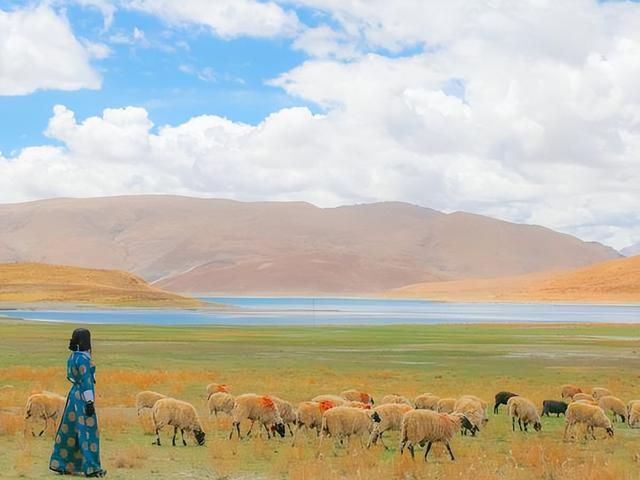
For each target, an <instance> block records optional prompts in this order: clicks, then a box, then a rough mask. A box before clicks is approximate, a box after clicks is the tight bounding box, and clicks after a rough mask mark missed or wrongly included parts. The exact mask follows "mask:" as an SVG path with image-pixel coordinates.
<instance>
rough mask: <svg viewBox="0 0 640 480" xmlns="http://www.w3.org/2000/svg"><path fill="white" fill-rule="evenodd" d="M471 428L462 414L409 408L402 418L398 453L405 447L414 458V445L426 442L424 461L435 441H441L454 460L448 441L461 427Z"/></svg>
mask: <svg viewBox="0 0 640 480" xmlns="http://www.w3.org/2000/svg"><path fill="white" fill-rule="evenodd" d="M463 427H464V428H468V429H471V428H472V425H471V423H470V422H469V420H468V419H467V418H466V417H465V416H464V415H462V414H459V413H454V414H448V413H437V412H434V411H432V410H409V411H408V412H407V413H405V414H404V416H403V418H402V427H401V431H400V455H402V453H403V452H404V448H405V447H407V448H408V449H409V452H410V453H411V458H415V453H414V445H416V444H420V445H424V444H425V443H426V444H427V448H426V450H425V452H424V461H425V462H426V461H427V455H429V451H430V450H431V445H432V444H433V443H435V442H442V443H444V444H445V446H446V447H447V450H448V451H449V455H450V456H451V460H452V461H453V460H455V457H454V456H453V452H452V451H451V446H450V445H449V442H450V441H451V439H452V438H453V437H454V435H455V434H456V432H458V431H460V429H461V428H463Z"/></svg>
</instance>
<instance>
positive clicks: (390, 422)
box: [367, 403, 412, 449]
mask: <svg viewBox="0 0 640 480" xmlns="http://www.w3.org/2000/svg"><path fill="white" fill-rule="evenodd" d="M409 410H412V407H411V405H406V404H404V403H386V404H382V405H378V406H377V407H376V408H374V409H373V412H374V413H377V414H378V417H377V418H379V419H380V420H379V421H374V424H373V431H372V432H371V435H370V436H369V442H368V443H367V448H369V447H370V446H371V444H374V445H375V444H376V442H377V441H378V439H380V443H382V446H383V447H384V448H385V449H388V447H387V446H386V445H385V444H384V441H383V440H382V434H383V433H384V432H387V431H396V432H399V431H400V429H401V428H402V417H403V416H404V414H405V413H407V412H408V411H409Z"/></svg>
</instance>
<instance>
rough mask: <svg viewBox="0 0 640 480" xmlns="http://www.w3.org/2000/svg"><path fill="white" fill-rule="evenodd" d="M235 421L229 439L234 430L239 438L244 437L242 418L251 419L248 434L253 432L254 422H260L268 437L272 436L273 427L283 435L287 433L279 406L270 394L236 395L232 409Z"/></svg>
mask: <svg viewBox="0 0 640 480" xmlns="http://www.w3.org/2000/svg"><path fill="white" fill-rule="evenodd" d="M231 417H232V418H233V422H232V425H231V433H230V434H229V439H231V438H233V432H234V430H235V431H237V433H238V438H240V439H242V435H241V434H240V423H241V422H242V420H245V419H246V420H250V421H251V426H250V427H249V431H248V432H247V435H250V434H251V430H252V428H253V424H254V423H255V422H259V423H260V425H261V426H263V427H264V429H265V430H266V432H267V437H268V438H271V434H270V433H269V432H270V431H271V429H272V427H273V429H274V430H275V431H276V432H277V433H278V434H279V435H280V436H281V437H284V435H285V427H284V423H282V417H281V416H280V412H279V411H278V406H277V405H276V403H275V401H274V400H273V398H272V397H270V396H268V395H256V394H255V393H245V394H243V395H238V396H237V397H236V400H235V403H234V405H233V410H232V411H231Z"/></svg>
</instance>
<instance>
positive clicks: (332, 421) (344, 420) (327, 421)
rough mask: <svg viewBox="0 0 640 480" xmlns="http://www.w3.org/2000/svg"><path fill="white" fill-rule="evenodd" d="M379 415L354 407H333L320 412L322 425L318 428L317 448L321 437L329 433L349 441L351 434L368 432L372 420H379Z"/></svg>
mask: <svg viewBox="0 0 640 480" xmlns="http://www.w3.org/2000/svg"><path fill="white" fill-rule="evenodd" d="M379 420H380V417H379V416H378V415H377V414H376V413H375V412H374V413H373V414H371V415H370V412H368V411H367V410H363V409H362V408H354V407H334V408H331V409H329V410H327V411H326V412H324V413H323V414H322V427H321V430H320V442H319V443H318V450H320V447H321V446H322V439H323V438H324V437H325V436H327V435H329V436H331V437H332V438H335V439H338V440H340V442H342V439H343V438H345V437H346V438H347V441H348V442H349V441H350V439H351V437H352V436H354V435H355V436H359V437H360V438H362V435H364V434H365V433H370V432H371V430H372V428H373V422H374V421H379Z"/></svg>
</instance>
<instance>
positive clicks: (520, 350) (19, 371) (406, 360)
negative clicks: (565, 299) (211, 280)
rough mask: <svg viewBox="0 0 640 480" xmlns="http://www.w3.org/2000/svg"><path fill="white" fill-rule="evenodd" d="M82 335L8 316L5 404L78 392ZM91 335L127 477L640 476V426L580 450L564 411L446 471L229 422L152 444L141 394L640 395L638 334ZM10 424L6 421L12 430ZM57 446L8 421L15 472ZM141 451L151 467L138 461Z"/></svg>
mask: <svg viewBox="0 0 640 480" xmlns="http://www.w3.org/2000/svg"><path fill="white" fill-rule="evenodd" d="M73 328H75V326H73V325H63V324H52V323H32V322H21V321H15V320H8V319H4V320H2V319H0V387H1V386H2V385H7V384H8V385H12V386H13V387H14V388H13V389H9V390H5V391H0V410H2V409H5V411H6V412H13V413H15V415H14V417H17V412H18V408H19V407H21V406H22V405H23V404H24V401H25V400H26V397H27V396H28V394H29V393H30V392H31V391H33V390H37V389H46V390H53V391H57V392H60V393H65V392H66V390H67V388H68V386H67V384H66V382H65V379H64V370H63V369H64V365H65V362H66V357H67V353H68V352H67V351H66V345H67V343H68V338H69V335H70V333H71V331H72V330H73ZM91 330H92V334H93V339H94V340H93V343H94V350H95V352H94V359H95V361H96V363H97V365H98V377H97V380H98V383H97V389H98V394H99V403H98V405H99V407H100V410H99V415H100V418H101V421H102V423H103V427H102V430H103V457H104V463H105V466H106V467H107V468H108V469H109V470H110V476H112V477H113V478H133V479H137V478H147V477H148V476H149V475H150V474H151V473H153V472H155V477H154V478H196V476H198V475H200V476H199V477H198V478H224V477H225V476H227V477H228V478H236V477H241V476H242V475H246V474H250V475H256V476H263V477H268V478H343V477H348V478H358V477H357V475H355V474H354V473H353V471H352V468H355V467H353V466H354V465H355V466H356V467H357V468H359V469H360V470H359V471H360V472H361V475H362V476H367V478H378V477H379V478H382V477H385V478H390V477H395V476H399V475H405V474H409V475H413V476H414V477H415V478H443V477H445V476H450V475H454V476H457V478H465V477H464V476H462V477H460V475H465V474H468V475H473V476H474V477H475V479H476V480H478V479H482V478H497V477H496V475H500V476H501V478H514V479H515V478H518V479H519V478H523V479H528V478H531V479H534V478H548V479H552V478H574V477H572V476H569V473H567V472H568V471H567V470H566V469H567V468H569V467H571V466H575V468H573V470H571V472H577V473H580V472H583V470H581V468H583V467H582V466H584V465H588V464H589V463H588V462H590V461H597V468H605V470H603V471H602V472H601V476H600V477H592V478H594V479H595V478H604V479H606V478H609V477H607V476H606V472H607V471H608V470H606V468H608V469H609V470H610V471H611V472H613V473H615V475H617V476H614V477H611V478H616V479H618V478H630V479H631V478H634V479H635V478H637V476H636V477H634V476H632V475H636V474H637V469H638V463H636V461H635V460H634V458H635V457H634V455H636V454H638V455H640V446H639V445H640V430H636V431H633V430H629V429H628V428H626V426H624V427H620V426H617V427H618V428H617V435H616V438H615V439H614V440H613V441H609V442H608V441H604V440H599V441H598V443H599V445H598V447H595V448H594V447H593V446H592V445H590V444H586V443H584V442H577V443H575V444H571V445H572V447H571V448H569V449H567V448H566V445H567V444H563V443H562V442H561V436H562V428H563V419H562V418H560V419H544V422H543V423H544V431H543V433H542V434H539V435H528V436H523V435H519V434H515V435H514V434H512V433H511V431H510V424H509V422H508V419H507V418H506V416H505V415H504V414H502V415H500V416H497V417H495V418H494V417H493V415H491V416H490V418H491V420H490V422H489V425H488V427H487V429H486V431H484V432H482V434H481V438H476V439H469V438H462V439H456V440H455V441H454V442H455V445H453V448H454V450H455V451H456V454H457V456H458V457H459V459H460V460H459V461H458V462H456V464H453V465H449V464H448V463H447V462H445V460H446V459H445V457H444V455H443V454H442V452H441V451H440V450H438V449H437V447H434V448H436V456H435V457H434V458H435V460H434V462H435V463H434V465H433V466H428V467H427V468H426V469H425V466H424V465H422V464H421V463H419V462H416V464H415V465H414V464H413V463H411V462H407V461H406V459H402V460H401V459H400V458H399V456H398V453H397V451H395V450H393V451H390V452H382V451H380V450H379V449H375V450H371V451H362V450H361V449H359V448H353V449H351V450H349V451H345V450H344V449H339V448H338V449H337V450H335V451H334V450H332V449H331V447H329V448H328V450H327V452H325V456H324V457H323V458H322V459H320V460H318V459H316V457H315V445H316V443H315V440H313V441H312V440H309V441H308V442H307V443H304V444H303V447H296V448H295V449H292V448H291V447H290V445H289V443H288V442H285V441H280V440H279V441H275V442H271V443H268V442H266V441H261V440H259V439H254V440H251V441H248V442H237V441H235V440H234V441H232V442H229V441H227V440H226V439H225V438H224V436H225V434H226V433H227V432H228V430H227V427H228V424H224V422H223V424H224V432H218V433H217V434H216V433H215V429H213V426H212V425H209V428H210V429H211V430H210V433H211V434H210V435H209V440H208V447H206V448H195V447H191V448H187V449H183V448H178V447H176V448H175V449H173V448H172V447H165V446H163V447H161V448H157V447H156V448H154V447H151V446H150V445H149V444H150V442H151V439H152V438H151V437H150V436H145V435H143V433H142V429H141V427H140V425H139V424H138V420H137V419H136V418H135V415H134V416H131V411H132V410H131V408H130V407H131V406H132V405H133V397H134V395H135V393H136V392H137V391H139V390H142V389H147V388H148V389H153V390H157V391H161V392H164V393H167V394H169V395H172V396H176V397H179V398H183V399H186V400H188V401H191V402H192V403H194V404H195V405H196V406H197V407H198V409H199V410H200V411H201V414H202V415H203V416H206V415H205V409H204V400H203V399H202V395H203V392H204V386H205V385H206V384H207V383H209V382H211V381H218V382H223V383H227V384H229V385H230V386H231V389H232V393H244V392H257V393H273V394H277V395H280V396H282V397H283V398H286V399H288V400H290V401H292V402H298V401H302V400H307V399H309V398H311V397H312V396H314V395H317V394H320V393H338V392H339V391H341V390H344V389H347V388H359V389H362V390H366V391H369V392H371V393H372V394H373V395H374V398H380V397H381V396H383V395H384V394H386V393H399V394H403V395H406V396H408V397H413V396H415V395H417V394H419V393H423V392H426V391H431V392H433V393H435V394H438V395H440V396H442V397H444V396H459V395H461V394H464V393H473V394H476V395H479V396H480V397H483V398H486V399H487V400H492V398H493V394H494V393H495V392H497V391H499V390H503V389H507V390H512V391H516V392H518V393H520V394H522V395H525V396H528V397H529V398H531V399H532V400H534V401H535V402H536V403H539V402H540V401H541V400H542V399H545V398H558V397H559V389H560V385H562V384H563V383H576V384H578V385H582V386H584V387H590V386H594V385H602V386H607V387H609V388H610V389H612V390H613V391H614V392H615V394H617V395H618V396H620V397H621V398H622V399H623V400H625V401H627V400H629V399H631V398H640V387H639V385H640V337H639V335H638V327H637V326H633V325H543V326H529V325H519V326H508V325H477V326H467V325H436V326H414V325H412V326H380V327H363V326H354V327H342V326H339V327H338V326H331V327H308V326H305V327H246V328H240V327H160V326H158V327H149V326H144V327H142V326H100V325H98V326H93V327H92V328H91ZM2 402H4V404H3V403H2ZM503 408H504V407H503ZM8 415H9V414H8V413H7V414H5V417H2V418H4V419H5V421H7V422H8V421H9V420H10V419H9V417H8ZM12 418H13V417H12ZM14 420H15V418H14ZM396 442H397V437H396V434H392V435H391V436H390V442H389V443H390V444H391V446H392V447H394V448H395V445H396ZM50 443H51V442H50V440H43V439H36V440H34V441H32V440H31V439H30V438H28V437H27V439H26V440H25V439H24V438H23V436H22V427H20V428H14V429H13V430H12V429H11V428H6V427H5V428H4V429H3V428H1V426H0V471H2V472H3V478H14V477H16V478H17V477H19V476H20V474H22V475H25V476H26V478H40V477H45V476H48V474H47V470H46V466H47V460H48V453H49V448H50ZM328 443H329V444H330V443H331V442H328ZM166 444H167V443H166V440H165V445H166ZM132 452H133V453H132ZM594 452H596V453H594ZM136 455H137V456H139V457H141V458H139V459H137V460H136V459H135V458H133V457H135V456H136ZM536 455H539V458H538V457H537V456H536ZM130 457H131V458H130ZM132 458H133V460H132ZM171 458H173V459H175V461H171ZM536 458H537V460H536ZM639 458H640V457H639ZM123 459H124V460H123ZM128 461H131V465H127V462H128ZM554 462H555V463H554ZM574 464H575V465H574ZM127 467H131V468H127ZM452 469H455V470H452ZM545 469H546V470H545ZM471 472H474V473H471ZM5 474H6V475H5ZM483 475H486V476H483ZM491 475H493V477H492V476H491ZM541 475H543V477H541ZM554 475H556V476H554ZM558 475H560V476H558ZM603 475H604V476H603ZM626 475H629V476H626ZM576 478H577V477H576Z"/></svg>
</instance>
